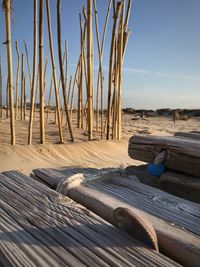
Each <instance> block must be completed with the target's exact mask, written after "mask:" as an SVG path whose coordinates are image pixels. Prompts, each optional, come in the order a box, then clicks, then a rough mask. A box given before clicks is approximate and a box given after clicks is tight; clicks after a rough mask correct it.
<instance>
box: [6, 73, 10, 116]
mask: <svg viewBox="0 0 200 267" xmlns="http://www.w3.org/2000/svg"><path fill="white" fill-rule="evenodd" d="M8 109H9V78H8V77H7V84H6V119H8Z"/></svg>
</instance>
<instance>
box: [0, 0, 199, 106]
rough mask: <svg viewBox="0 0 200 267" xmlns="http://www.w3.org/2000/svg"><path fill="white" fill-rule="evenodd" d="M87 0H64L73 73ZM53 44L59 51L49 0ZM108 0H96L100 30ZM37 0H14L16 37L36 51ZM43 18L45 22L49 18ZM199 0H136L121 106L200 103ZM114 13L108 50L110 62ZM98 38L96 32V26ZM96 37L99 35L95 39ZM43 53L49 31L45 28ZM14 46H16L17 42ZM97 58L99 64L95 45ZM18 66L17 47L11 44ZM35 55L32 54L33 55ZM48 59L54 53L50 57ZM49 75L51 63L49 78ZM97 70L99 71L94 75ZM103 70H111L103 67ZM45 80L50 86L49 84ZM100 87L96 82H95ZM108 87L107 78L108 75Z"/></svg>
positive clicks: (1, 50)
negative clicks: (81, 17)
mask: <svg viewBox="0 0 200 267" xmlns="http://www.w3.org/2000/svg"><path fill="white" fill-rule="evenodd" d="M86 2H87V1H86V0H68V1H66V0H63V1H62V7H63V8H62V16H63V17H62V19H63V20H62V27H63V40H65V39H67V40H68V42H69V64H70V65H69V72H70V74H74V71H75V65H76V64H77V60H78V56H79V52H80V49H79V47H80V41H79V40H80V37H79V17H78V13H79V12H80V11H81V9H82V6H83V5H86ZM50 3H51V11H52V24H53V35H54V48H55V52H56V55H57V45H56V44H57V39H56V0H51V1H50ZM107 5H108V0H97V6H98V11H99V26H100V32H101V35H102V29H103V23H104V19H105V14H106V11H107ZM32 20H33V1H32V0H14V6H13V23H12V40H13V44H14V41H15V40H19V42H20V50H21V52H22V50H23V52H24V49H23V43H22V41H23V40H26V42H27V45H28V48H29V50H30V51H29V52H32V40H33V37H32V35H33V33H32V31H33V24H32ZM45 24H46V25H47V23H46V21H45ZM0 25H1V27H0V43H2V42H3V41H5V32H4V28H5V26H4V13H3V11H1V13H0ZM199 25H200V0H133V6H132V12H131V18H130V24H129V28H130V29H131V31H132V34H131V38H130V41H129V45H128V48H127V53H126V57H125V61H124V72H123V87H124V89H123V106H124V107H133V108H152V109H156V108H161V107H171V108H176V107H182V108H183V107H185V108H200V30H199ZM111 26H112V16H111V17H110V21H109V29H108V32H107V39H106V45H105V54H104V62H103V64H104V66H108V62H109V49H110V36H111ZM94 38H96V36H95V32H94ZM95 40H96V39H95ZM45 42H46V47H45V54H47V53H48V35H47V31H46V32H45ZM13 48H14V46H13ZM0 54H1V55H2V56H3V74H4V77H5V75H6V58H5V55H6V48H5V45H2V44H1V45H0ZM95 54H96V56H95V62H94V64H95V65H96V66H98V57H97V49H96V47H95ZM13 56H14V72H15V73H16V62H17V61H16V52H15V49H13ZM30 57H31V60H32V55H30ZM49 62H50V57H49ZM50 75H51V68H50V64H49V67H48V75H47V78H48V79H47V81H48V82H47V83H48V84H49V80H50ZM95 76H96V75H95ZM105 76H106V77H107V76H108V72H107V68H106V67H105ZM48 84H47V92H48V88H49V85H48ZM95 87H96V85H95ZM105 87H107V79H106V80H105Z"/></svg>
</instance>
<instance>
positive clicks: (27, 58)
mask: <svg viewBox="0 0 200 267" xmlns="http://www.w3.org/2000/svg"><path fill="white" fill-rule="evenodd" d="M24 48H25V52H26V62H27V66H28V75H29V84H30V90H31V87H32V77H31V66H30V60H29V55H28V48H27V45H26V42H25V41H24Z"/></svg>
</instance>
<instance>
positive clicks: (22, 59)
mask: <svg viewBox="0 0 200 267" xmlns="http://www.w3.org/2000/svg"><path fill="white" fill-rule="evenodd" d="M21 61H22V62H21V120H22V119H23V99H24V54H23V53H22V56H21Z"/></svg>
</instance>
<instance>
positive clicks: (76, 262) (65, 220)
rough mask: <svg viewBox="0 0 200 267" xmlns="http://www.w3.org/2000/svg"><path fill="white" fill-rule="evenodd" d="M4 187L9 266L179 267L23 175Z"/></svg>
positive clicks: (1, 229) (8, 177) (9, 176)
mask: <svg viewBox="0 0 200 267" xmlns="http://www.w3.org/2000/svg"><path fill="white" fill-rule="evenodd" d="M0 185H1V191H0V208H1V218H2V221H1V222H2V223H0V235H1V239H0V244H1V254H0V263H3V266H9V265H16V266H22V265H23V266H46V265H48V266H139V265H141V266H147V265H148V266H149V265H151V266H154V265H156V266H179V265H178V264H177V263H176V262H174V261H172V260H170V259H168V258H166V257H165V256H163V255H162V254H159V253H156V252H154V251H153V250H151V249H147V248H146V247H145V246H143V245H142V244H141V243H139V242H137V241H136V240H135V239H133V238H132V237H130V236H129V235H127V234H126V233H123V232H122V231H120V230H119V229H117V228H115V227H114V226H112V225H111V224H109V223H107V222H106V221H104V220H103V219H101V218H100V217H98V216H96V215H95V214H93V213H92V212H90V211H88V210H87V209H85V208H84V207H82V206H80V205H78V204H76V203H75V202H74V201H72V200H70V199H69V198H67V197H64V196H62V195H60V194H59V193H57V192H55V191H53V190H51V189H49V188H48V187H46V186H44V185H43V184H41V183H39V182H37V181H34V180H33V179H31V178H29V177H27V176H25V175H23V174H21V173H19V172H6V173H3V174H1V175H0ZM13 198H14V199H15V201H13ZM13 251H15V253H13ZM8 263H9V265H8Z"/></svg>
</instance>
